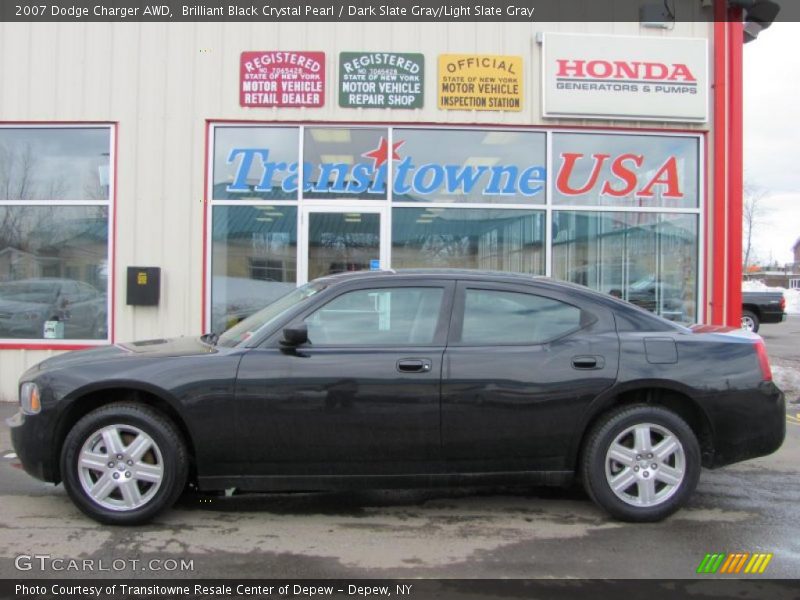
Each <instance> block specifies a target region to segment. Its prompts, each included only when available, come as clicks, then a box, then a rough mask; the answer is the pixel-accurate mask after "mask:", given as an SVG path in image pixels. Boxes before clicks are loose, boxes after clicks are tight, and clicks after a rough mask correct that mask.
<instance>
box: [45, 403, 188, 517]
mask: <svg viewBox="0 0 800 600" xmlns="http://www.w3.org/2000/svg"><path fill="white" fill-rule="evenodd" d="M110 425H118V426H120V427H121V428H122V429H124V428H125V427H134V428H136V429H138V430H140V432H144V433H145V434H147V436H149V437H150V438H151V440H152V442H154V444H155V449H154V450H153V452H155V450H156V449H157V451H158V453H159V455H158V458H159V461H160V463H161V467H162V475H161V478H160V484H159V485H158V486H157V489H156V490H155V492H153V493H152V497H151V498H149V499H148V500H147V502H146V503H145V504H143V505H142V506H138V507H137V508H132V509H127V508H118V509H116V510H115V509H113V508H111V509H110V508H107V507H104V506H102V505H101V504H98V503H97V502H96V501H95V500H94V499H93V498H92V497H91V496H90V495H89V494H88V492H87V491H86V490H85V489H84V485H83V484H82V482H81V470H80V469H79V467H78V459H79V457H80V453H81V450H82V448H83V446H84V444H86V443H87V442H88V441H89V440H90V438H95V439H97V437H96V434H97V432H98V431H99V430H100V429H102V428H104V427H107V426H110ZM126 450H127V448H126ZM151 456H155V454H152V455H151ZM188 465H189V458H188V454H187V451H186V444H185V442H184V440H183V436H182V435H181V433H180V431H178V429H177V427H176V426H175V424H174V423H173V422H172V421H171V420H170V419H168V418H167V417H165V416H164V415H163V414H162V413H160V412H158V411H157V410H155V409H153V408H151V407H149V406H147V405H144V404H139V403H136V402H118V403H114V404H108V405H106V406H102V407H101V408H98V409H97V410H94V411H92V412H90V413H89V414H88V415H86V416H85V417H83V418H82V419H81V420H79V421H78V422H77V423H76V424H75V425H74V426H73V427H72V429H71V430H70V431H69V433H68V434H67V437H66V439H65V440H64V445H63V447H62V449H61V477H62V479H63V481H64V487H65V488H66V490H67V494H69V497H70V498H71V499H72V501H73V502H74V503H75V505H76V506H77V507H78V508H79V509H80V510H81V511H82V512H83V513H85V514H86V515H88V516H90V517H91V518H93V519H95V520H96V521H99V522H100V523H104V524H108V525H139V524H142V523H146V522H147V521H149V520H151V519H152V518H153V517H155V516H156V515H157V514H158V513H160V512H161V511H163V510H165V509H167V508H169V507H171V506H172V505H173V504H174V503H175V501H176V500H177V499H178V497H179V496H180V494H181V492H183V490H184V487H185V485H186V479H187V476H188V470H189V469H188ZM112 474H114V473H113V471H112ZM99 475H100V472H99V471H98V473H97V475H95V476H97V477H99ZM117 475H121V476H122V477H124V476H125V473H124V471H123V472H121V473H119V474H117ZM143 485H144V486H145V496H146V495H147V493H146V490H147V489H148V487H147V486H149V485H150V484H147V483H145V484H143ZM109 497H111V496H109Z"/></svg>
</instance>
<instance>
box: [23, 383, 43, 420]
mask: <svg viewBox="0 0 800 600" xmlns="http://www.w3.org/2000/svg"><path fill="white" fill-rule="evenodd" d="M19 404H20V406H21V407H22V412H24V413H25V414H26V415H35V414H37V413H38V412H39V411H40V410H42V402H41V398H40V397H39V386H38V385H36V384H35V383H32V382H28V383H23V384H22V386H21V387H20V388H19Z"/></svg>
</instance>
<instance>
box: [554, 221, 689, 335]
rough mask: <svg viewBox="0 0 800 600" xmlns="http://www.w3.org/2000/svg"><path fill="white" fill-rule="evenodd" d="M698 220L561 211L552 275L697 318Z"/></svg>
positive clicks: (678, 316) (677, 316) (680, 317)
mask: <svg viewBox="0 0 800 600" xmlns="http://www.w3.org/2000/svg"><path fill="white" fill-rule="evenodd" d="M697 221H698V217H697V215H676V214H665V213H661V214H659V213H651V212H648V213H637V212H572V211H556V212H555V213H554V214H553V276H554V277H555V278H557V279H562V280H565V281H571V282H573V283H579V284H581V285H585V286H588V287H590V288H592V289H595V290H598V291H600V292H603V293H606V294H611V295H613V296H617V297H618V298H622V299H624V300H627V301H629V302H632V303H634V304H637V305H639V306H641V307H642V308H645V309H647V310H649V311H651V312H655V313H657V314H659V315H661V316H663V317H666V318H668V319H671V320H674V321H682V322H694V321H695V320H696V318H697V315H696V304H697V285H698V282H697V267H698V260H699V258H698V238H697V229H698V225H697Z"/></svg>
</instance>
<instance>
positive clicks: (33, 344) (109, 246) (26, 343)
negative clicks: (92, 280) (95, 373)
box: [0, 121, 119, 350]
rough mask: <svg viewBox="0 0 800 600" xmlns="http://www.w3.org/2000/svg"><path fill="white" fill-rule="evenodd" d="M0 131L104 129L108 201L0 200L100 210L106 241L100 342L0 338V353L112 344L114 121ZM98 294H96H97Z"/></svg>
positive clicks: (25, 124) (21, 125)
mask: <svg viewBox="0 0 800 600" xmlns="http://www.w3.org/2000/svg"><path fill="white" fill-rule="evenodd" d="M0 129H107V130H108V133H109V139H108V198H107V199H105V200H52V199H50V200H0V206H49V207H65V208H66V207H80V206H104V207H106V209H107V214H108V222H107V227H108V235H107V241H106V265H107V269H108V274H107V276H106V337H105V338H104V339H81V338H74V339H45V338H38V339H37V338H27V339H26V338H0V350H83V349H86V348H93V347H97V346H105V345H108V344H113V343H114V342H115V340H116V335H115V334H116V332H115V325H116V319H115V307H116V230H117V221H116V207H117V167H118V156H119V152H118V149H119V143H118V129H119V122H118V121H0ZM98 291H100V290H98Z"/></svg>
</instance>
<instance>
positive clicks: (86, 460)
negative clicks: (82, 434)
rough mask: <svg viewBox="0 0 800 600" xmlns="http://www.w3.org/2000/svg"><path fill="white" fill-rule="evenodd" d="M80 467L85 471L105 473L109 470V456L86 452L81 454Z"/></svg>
mask: <svg viewBox="0 0 800 600" xmlns="http://www.w3.org/2000/svg"><path fill="white" fill-rule="evenodd" d="M78 465H80V466H81V467H83V468H84V469H92V470H93V471H102V472H105V471H106V469H107V468H108V456H106V455H105V454H100V453H99V452H92V451H91V450H84V451H83V452H81V455H80V458H79V459H78Z"/></svg>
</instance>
